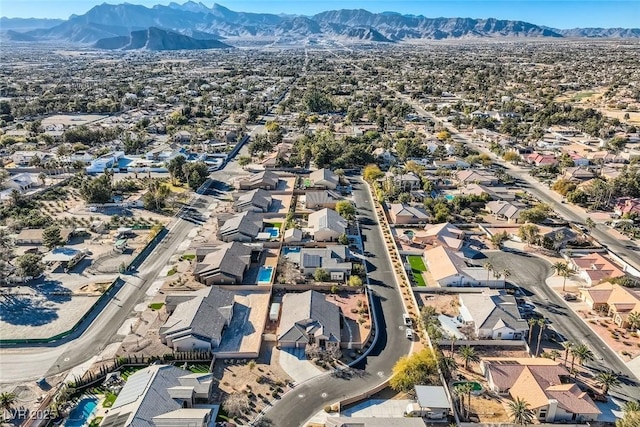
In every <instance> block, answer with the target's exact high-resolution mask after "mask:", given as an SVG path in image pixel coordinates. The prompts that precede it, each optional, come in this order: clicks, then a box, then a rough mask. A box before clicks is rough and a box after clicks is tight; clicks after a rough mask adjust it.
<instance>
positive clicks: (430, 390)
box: [389, 385, 451, 425]
mask: <svg viewBox="0 0 640 427" xmlns="http://www.w3.org/2000/svg"><path fill="white" fill-rule="evenodd" d="M414 390H415V394H416V403H409V405H407V409H406V411H405V414H406V415H407V416H411V415H412V414H420V415H421V416H423V417H425V418H428V419H430V420H442V419H446V418H447V416H448V415H449V413H450V412H451V403H450V402H449V399H448V398H447V393H446V391H445V389H444V387H443V386H427V385H416V386H414ZM389 425H395V424H389Z"/></svg>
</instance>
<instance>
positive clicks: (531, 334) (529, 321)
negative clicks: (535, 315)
mask: <svg viewBox="0 0 640 427" xmlns="http://www.w3.org/2000/svg"><path fill="white" fill-rule="evenodd" d="M527 323H529V339H528V344H529V347H531V337H533V327H534V326H535V325H537V324H538V321H537V320H536V319H529V320H527Z"/></svg>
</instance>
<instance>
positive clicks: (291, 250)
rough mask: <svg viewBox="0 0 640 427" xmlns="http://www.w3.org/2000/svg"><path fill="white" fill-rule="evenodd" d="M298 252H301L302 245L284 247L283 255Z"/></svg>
mask: <svg viewBox="0 0 640 427" xmlns="http://www.w3.org/2000/svg"><path fill="white" fill-rule="evenodd" d="M297 253H300V246H296V247H287V248H282V255H284V256H287V255H289V254H297Z"/></svg>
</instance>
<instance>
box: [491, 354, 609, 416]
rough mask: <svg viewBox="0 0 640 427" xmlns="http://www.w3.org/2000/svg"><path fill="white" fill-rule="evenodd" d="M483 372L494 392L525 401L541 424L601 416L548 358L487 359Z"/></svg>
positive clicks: (565, 373) (591, 403) (561, 369)
mask: <svg viewBox="0 0 640 427" xmlns="http://www.w3.org/2000/svg"><path fill="white" fill-rule="evenodd" d="M480 369H481V370H482V372H483V374H484V375H485V377H486V378H487V381H488V382H489V388H490V389H491V390H493V391H494V392H497V393H499V394H502V395H509V396H510V397H511V398H512V399H513V400H516V399H518V398H520V399H523V400H524V401H526V402H527V403H528V404H529V409H531V410H532V411H533V412H534V415H535V417H536V418H537V420H538V421H540V422H548V423H558V422H567V421H573V422H585V421H593V420H595V419H597V418H598V415H600V413H601V412H600V410H599V409H598V407H597V406H596V405H595V403H594V402H593V400H591V398H590V397H589V395H587V393H586V392H585V391H582V390H580V388H579V387H578V386H577V385H576V384H575V383H574V382H573V381H572V380H571V376H570V374H569V372H568V371H567V369H566V368H565V367H564V366H562V365H561V364H560V362H555V361H553V360H551V359H545V358H521V359H510V358H485V359H482V361H481V363H480Z"/></svg>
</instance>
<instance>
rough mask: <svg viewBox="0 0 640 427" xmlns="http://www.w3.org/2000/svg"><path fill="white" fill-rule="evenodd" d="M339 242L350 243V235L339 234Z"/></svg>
mask: <svg viewBox="0 0 640 427" xmlns="http://www.w3.org/2000/svg"><path fill="white" fill-rule="evenodd" d="M338 243H340V244H341V245H348V244H349V237H347V234H346V233H342V234H341V235H340V236H338Z"/></svg>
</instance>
